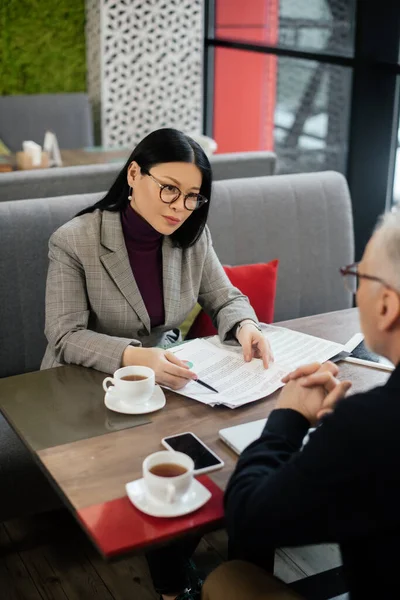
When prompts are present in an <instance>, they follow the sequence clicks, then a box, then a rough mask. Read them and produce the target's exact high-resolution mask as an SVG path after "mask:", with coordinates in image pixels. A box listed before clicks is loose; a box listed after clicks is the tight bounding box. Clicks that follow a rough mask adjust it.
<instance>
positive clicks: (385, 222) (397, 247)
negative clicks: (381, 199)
mask: <svg viewBox="0 0 400 600" xmlns="http://www.w3.org/2000/svg"><path fill="white" fill-rule="evenodd" d="M375 232H376V233H378V236H377V237H378V243H379V246H380V248H381V249H382V251H383V256H382V258H383V261H384V262H383V264H382V272H383V273H384V275H383V276H384V277H385V278H388V279H387V283H390V284H391V285H393V286H394V287H396V288H397V289H398V290H400V210H398V209H395V210H393V212H387V213H385V214H383V215H382V216H381V217H380V218H379V221H378V224H377V226H376V228H375Z"/></svg>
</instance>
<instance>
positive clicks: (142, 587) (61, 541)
mask: <svg viewBox="0 0 400 600" xmlns="http://www.w3.org/2000/svg"><path fill="white" fill-rule="evenodd" d="M226 552H227V540H226V534H225V533H224V532H223V531H218V532H216V533H213V534H211V535H208V536H207V537H206V538H205V539H203V540H202V542H201V543H200V545H199V547H198V549H197V550H196V554H195V557H194V558H195V561H196V563H197V564H198V565H199V567H201V568H203V569H204V570H205V571H207V572H208V571H210V570H212V569H213V568H215V567H216V566H217V565H218V564H219V563H220V562H221V561H222V560H224V559H225V558H226ZM339 564H340V558H339V552H338V549H337V548H336V547H335V546H333V545H326V546H314V547H307V548H297V549H281V550H279V551H278V552H277V557H276V561H275V573H276V575H277V576H278V577H279V578H281V579H282V580H283V581H285V582H287V583H290V582H292V581H295V580H296V579H300V578H302V577H305V576H307V575H313V574H315V573H319V572H321V571H324V570H326V569H330V568H333V567H336V566H338V565H339ZM0 599H1V600H89V599H99V600H158V596H157V594H156V593H155V591H154V589H153V586H152V583H151V580H150V577H149V573H148V570H147V565H146V562H145V559H144V558H143V557H133V558H129V559H125V560H120V561H117V562H115V563H112V564H108V563H106V562H105V561H103V559H102V558H101V557H100V556H99V555H98V553H97V552H96V550H95V549H94V548H93V547H92V545H91V543H90V542H89V541H88V539H87V537H86V535H85V534H84V533H83V532H82V531H81V529H80V528H79V526H78V525H77V524H76V523H75V521H74V520H73V518H72V517H71V516H70V515H69V513H67V511H57V512H53V513H45V514H43V515H39V516H35V517H27V518H21V519H14V520H11V521H6V522H5V523H2V524H0Z"/></svg>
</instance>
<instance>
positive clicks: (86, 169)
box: [0, 135, 276, 202]
mask: <svg viewBox="0 0 400 600" xmlns="http://www.w3.org/2000/svg"><path fill="white" fill-rule="evenodd" d="M0 137H1V135H0ZM210 161H211V165H212V170H213V177H214V180H215V181H219V180H220V179H237V178H241V177H260V176H263V175H273V174H274V173H275V166H276V155H275V154H274V153H273V152H237V153H231V154H215V155H213V156H211V157H210ZM123 165H124V163H123V162H115V163H109V164H101V165H98V164H97V165H84V166H79V167H62V168H54V169H39V170H32V171H13V172H11V173H3V174H2V175H1V177H0V202H5V201H8V200H23V199H26V198H51V197H52V196H66V195H71V194H91V193H93V192H102V191H103V190H107V189H109V188H110V187H111V184H112V183H113V181H114V180H115V178H116V177H117V175H118V173H119V172H120V170H121V169H122V167H123Z"/></svg>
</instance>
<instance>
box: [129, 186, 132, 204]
mask: <svg viewBox="0 0 400 600" xmlns="http://www.w3.org/2000/svg"><path fill="white" fill-rule="evenodd" d="M132 192H133V190H132V188H131V187H130V188H129V196H128V200H129V202H131V201H132Z"/></svg>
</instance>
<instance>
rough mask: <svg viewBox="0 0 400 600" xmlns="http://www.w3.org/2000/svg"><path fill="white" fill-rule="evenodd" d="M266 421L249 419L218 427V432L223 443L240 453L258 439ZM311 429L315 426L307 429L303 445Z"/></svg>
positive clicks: (313, 429)
mask: <svg viewBox="0 0 400 600" xmlns="http://www.w3.org/2000/svg"><path fill="white" fill-rule="evenodd" d="M266 422H267V419H260V420H259V421H250V423H242V425H235V426H234V427H227V428H226V429H220V431H219V432H218V434H219V437H220V438H221V440H222V441H223V442H225V444H228V446H229V447H230V448H232V450H233V451H234V452H236V454H241V453H242V452H243V450H244V449H245V448H247V446H249V445H250V444H251V443H252V442H255V441H256V440H258V438H259V437H260V435H261V434H262V432H263V429H264V427H265V424H266ZM313 431H315V428H311V429H309V430H308V432H307V433H306V436H305V438H304V440H303V446H304V445H305V444H307V442H308V440H309V436H310V433H312V432H313Z"/></svg>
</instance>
